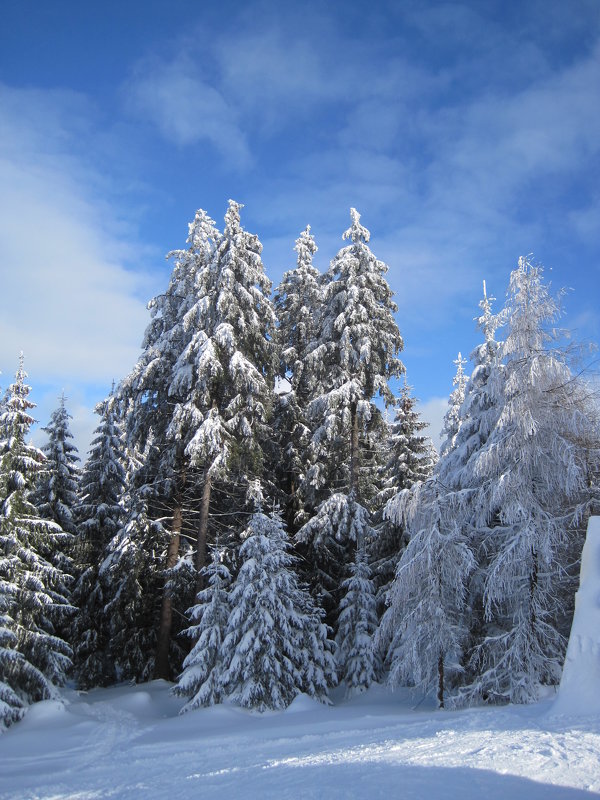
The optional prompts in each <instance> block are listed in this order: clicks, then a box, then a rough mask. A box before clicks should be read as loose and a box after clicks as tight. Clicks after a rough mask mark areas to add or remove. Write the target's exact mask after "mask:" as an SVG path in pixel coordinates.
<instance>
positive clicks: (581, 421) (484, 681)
mask: <svg viewBox="0 0 600 800" xmlns="http://www.w3.org/2000/svg"><path fill="white" fill-rule="evenodd" d="M507 306H508V313H509V321H508V334H507V336H506V339H505V341H504V344H503V346H502V350H501V357H502V359H503V361H504V368H503V374H502V376H501V386H500V387H499V388H498V389H497V395H498V396H499V397H500V400H501V410H500V412H499V414H498V417H497V423H496V425H495V427H494V428H493V430H492V431H491V433H490V435H489V437H488V439H487V441H486V443H485V446H484V447H482V448H481V449H480V451H479V452H478V453H477V456H476V460H475V465H474V469H475V470H476V472H477V474H478V476H479V480H480V485H479V489H478V494H477V498H476V501H475V505H474V508H475V511H476V515H475V517H474V519H473V524H474V525H475V526H476V527H477V529H478V531H479V533H480V536H481V538H482V542H483V545H482V546H483V548H484V552H485V558H486V560H487V568H486V573H485V579H484V586H483V600H484V612H485V620H486V623H487V626H486V631H485V635H484V636H483V637H482V640H481V641H480V643H479V645H478V646H477V647H476V648H475V651H474V655H473V657H472V660H471V663H472V667H473V669H474V671H475V672H476V673H477V675H478V677H477V678H476V679H475V680H474V681H473V683H472V685H471V687H470V696H471V697H474V698H477V697H479V698H485V699H488V700H495V701H500V700H511V701H513V702H528V701H531V700H533V699H535V698H536V697H537V694H538V686H539V684H540V683H555V682H556V681H557V680H558V678H559V676H560V669H561V663H562V658H563V654H564V638H563V635H562V634H563V633H564V631H563V630H561V624H560V621H561V620H564V618H565V612H564V609H563V608H562V606H563V605H564V603H565V597H567V596H568V595H567V594H566V593H565V582H568V581H569V580H570V569H569V564H570V562H573V561H574V560H575V561H576V560H577V558H578V557H579V552H578V551H580V548H581V533H580V530H579V529H580V526H581V514H582V508H583V507H584V504H585V503H586V501H587V500H588V499H589V495H590V489H589V485H590V478H591V473H590V463H591V462H590V458H589V456H590V450H589V443H591V442H595V443H596V448H597V432H596V431H595V430H594V426H595V417H596V415H595V413H592V412H591V410H590V407H589V404H588V403H587V397H586V394H585V392H584V391H583V389H582V386H581V384H580V382H579V381H578V380H577V378H576V377H575V376H574V375H573V374H572V372H571V370H570V369H569V366H568V363H567V360H566V356H565V353H564V352H563V351H561V350H560V349H559V348H558V347H557V345H556V343H555V334H554V332H553V329H552V324H553V322H554V321H555V319H556V317H557V314H558V307H557V304H556V302H555V301H554V299H553V298H552V297H551V296H550V294H549V291H548V288H547V287H546V286H545V285H544V283H543V280H542V269H541V267H538V266H535V265H533V264H532V263H531V261H530V260H529V259H527V258H521V259H519V264H518V267H517V269H515V270H514V271H513V272H512V274H511V278H510V284H509V290H508V300H507ZM493 380H500V378H499V376H498V374H496V373H494V375H493V376H492V378H491V381H493ZM584 443H585V446H582V444H584ZM596 453H597V449H596V450H595V452H594V453H592V455H593V456H594V459H593V460H596V458H597V456H596ZM572 588H573V586H572V584H571V589H572ZM569 594H570V596H571V597H572V591H571V592H570V593H569ZM566 616H567V617H568V614H567V615H566Z"/></svg>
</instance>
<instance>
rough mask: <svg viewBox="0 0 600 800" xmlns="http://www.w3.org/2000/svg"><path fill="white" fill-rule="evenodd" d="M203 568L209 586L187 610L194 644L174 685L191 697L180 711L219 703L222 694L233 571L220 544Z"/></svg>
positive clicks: (177, 692) (189, 633)
mask: <svg viewBox="0 0 600 800" xmlns="http://www.w3.org/2000/svg"><path fill="white" fill-rule="evenodd" d="M204 571H205V574H206V577H207V582H206V586H205V588H204V589H202V590H201V591H200V592H198V595H197V598H196V599H197V603H196V605H195V606H194V607H193V608H192V609H190V611H189V612H188V614H189V617H190V619H191V621H192V625H191V626H190V627H189V628H188V629H187V630H186V634H187V635H188V636H190V637H191V638H192V639H193V640H194V646H193V648H192V650H191V652H190V653H189V654H188V656H187V657H186V659H185V661H184V662H183V672H182V674H181V675H180V676H179V679H178V681H177V685H176V686H175V687H174V689H173V691H174V693H175V694H177V695H179V696H181V697H187V698H189V699H188V701H187V703H186V704H185V705H184V707H183V708H182V709H181V713H183V712H185V711H192V710H193V709H196V708H200V707H202V706H212V705H214V704H215V703H220V702H221V699H222V694H223V693H222V686H221V681H222V674H223V669H224V665H223V663H222V657H223V652H222V647H223V639H224V637H225V631H226V628H227V620H228V619H229V614H230V612H231V607H230V603H229V594H228V590H229V585H230V583H231V573H230V572H229V569H228V567H227V565H226V563H225V558H224V553H223V550H222V549H221V548H219V547H218V545H216V546H215V547H214V548H213V558H212V561H211V563H210V564H209V565H208V566H206V567H205V568H204Z"/></svg>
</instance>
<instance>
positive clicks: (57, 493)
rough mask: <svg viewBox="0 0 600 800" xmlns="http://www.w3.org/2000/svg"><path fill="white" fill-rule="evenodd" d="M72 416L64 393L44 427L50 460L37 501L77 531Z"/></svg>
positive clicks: (77, 473)
mask: <svg viewBox="0 0 600 800" xmlns="http://www.w3.org/2000/svg"><path fill="white" fill-rule="evenodd" d="M70 419H72V417H71V415H70V414H69V412H68V411H67V408H66V399H65V395H64V393H63V394H62V395H61V397H60V404H59V406H58V408H57V409H56V410H55V411H54V412H53V413H52V416H51V418H50V422H49V424H48V425H47V426H46V427H45V428H42V430H43V431H44V432H45V433H46V434H47V435H48V442H47V444H45V445H44V447H43V448H42V452H43V453H44V455H45V456H46V460H45V462H44V467H43V469H42V470H41V472H40V477H39V480H38V487H37V491H36V495H35V502H36V505H37V507H38V508H39V510H40V513H41V514H42V515H43V516H44V517H46V518H47V519H52V520H54V522H57V523H58V524H59V525H60V527H61V528H62V529H63V531H65V532H67V533H71V534H75V533H76V532H77V506H78V501H79V499H78V490H79V476H80V470H79V467H78V466H77V463H78V461H79V455H78V454H77V447H76V446H75V444H74V443H73V434H72V433H71V430H70V427H69V420H70Z"/></svg>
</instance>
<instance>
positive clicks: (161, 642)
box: [117, 211, 219, 678]
mask: <svg viewBox="0 0 600 800" xmlns="http://www.w3.org/2000/svg"><path fill="white" fill-rule="evenodd" d="M218 240H219V234H218V232H217V231H216V229H215V227H214V223H213V221H212V220H211V219H210V218H209V217H208V216H207V215H206V214H205V212H203V211H198V212H197V214H196V216H195V219H194V221H193V222H192V223H191V224H190V226H189V236H188V240H187V241H188V244H189V248H188V250H185V251H174V252H173V253H169V256H168V257H174V258H175V265H174V268H173V272H172V275H171V279H170V282H169V286H168V288H167V291H166V292H165V293H164V294H162V295H159V296H158V297H156V298H155V299H154V300H152V301H151V302H150V304H149V307H150V310H151V314H152V321H151V323H150V325H149V326H148V328H147V330H146V333H145V336H144V341H143V345H142V347H143V352H142V355H141V356H140V358H139V360H138V363H137V364H136V365H135V367H134V369H133V370H132V372H131V373H130V374H129V375H128V376H127V377H126V378H125V380H124V381H123V382H122V384H121V386H120V387H119V399H120V404H121V407H122V411H121V413H122V415H123V417H124V420H125V428H126V435H127V445H128V449H129V450H130V451H132V452H133V451H135V452H137V453H140V454H142V455H143V460H142V463H141V464H140V465H139V468H138V469H137V471H136V473H135V474H134V476H133V479H132V492H133V494H132V497H131V506H132V510H131V518H130V522H129V523H128V527H129V528H130V529H131V530H132V531H134V530H136V528H137V526H138V523H139V522H140V519H142V518H143V519H144V522H143V524H142V530H143V531H145V532H146V533H145V534H144V535H146V534H148V533H149V531H152V534H151V538H152V539H155V537H156V536H157V537H158V538H156V539H155V540H156V543H157V544H160V546H161V551H160V555H161V557H162V564H161V562H160V558H158V559H152V560H151V562H149V563H148V564H146V566H148V567H150V566H152V568H153V569H154V570H156V569H157V568H158V569H159V571H160V573H162V574H160V573H159V575H156V574H155V573H154V572H152V573H144V572H139V573H138V579H139V581H140V582H141V583H140V589H141V590H142V592H143V593H147V592H148V591H150V586H152V587H154V591H155V590H156V586H160V584H161V582H162V600H161V605H160V613H159V619H158V637H157V642H156V646H157V652H156V654H155V655H156V657H155V658H154V657H153V658H152V661H153V663H154V664H155V669H156V677H162V678H170V677H171V674H172V671H173V670H174V669H178V668H179V664H178V653H179V650H178V648H174V647H173V639H174V638H175V636H176V634H177V633H178V632H179V630H180V627H181V626H180V625H179V624H178V622H177V620H179V617H178V616H175V623H174V613H173V606H174V604H177V605H179V604H182V605H183V602H184V598H183V597H176V596H174V595H173V593H172V592H173V590H174V588H175V586H176V585H178V582H177V581H176V580H175V578H176V574H175V573H176V570H177V566H178V564H179V562H180V559H181V558H182V557H183V556H184V555H185V550H186V549H188V548H187V545H186V542H187V540H188V539H187V537H182V533H184V534H185V533H187V534H188V535H191V529H192V525H193V522H192V520H188V519H187V518H186V514H185V506H186V497H187V496H188V495H189V493H190V492H195V491H197V487H196V486H195V485H192V486H190V483H191V482H193V477H194V476H193V475H190V470H189V458H188V457H187V456H186V455H185V447H186V443H187V442H188V441H189V440H190V438H191V437H192V436H193V435H194V432H195V430H196V427H197V425H198V424H199V423H200V421H201V419H202V414H201V411H200V412H196V414H195V416H194V417H193V418H192V419H190V418H189V417H187V418H186V419H183V418H182V412H181V409H182V406H183V405H184V404H185V403H186V401H187V399H188V398H187V395H186V394H180V393H179V390H180V388H181V387H182V382H181V375H180V372H179V371H178V369H177V366H176V365H177V362H178V359H179V358H180V356H181V354H182V353H183V352H184V351H185V349H186V347H188V346H189V344H190V342H191V340H192V339H193V337H194V335H195V329H194V327H193V324H191V321H192V320H193V317H194V311H193V308H194V306H195V304H196V303H197V302H198V301H200V302H202V300H203V297H204V294H203V293H204V288H205V274H206V271H207V269H208V266H209V263H210V260H211V258H212V254H213V252H214V249H215V246H216V242H217V241H218ZM204 299H205V298H204ZM174 418H175V421H174ZM184 428H185V430H184ZM142 509H143V513H142ZM141 513H142V517H140V514H141ZM146 515H147V517H146ZM166 520H169V522H166ZM155 521H156V524H155ZM163 523H166V524H163ZM125 539H126V540H127V539H128V537H127V536H125ZM182 551H183V552H182ZM121 552H122V549H121V548H118V549H117V553H121ZM127 553H128V554H129V549H127ZM128 557H129V556H128ZM139 558H140V559H141V561H142V562H145V561H146V557H145V556H144V555H143V554H141V553H140V555H139ZM136 560H137V559H136ZM126 561H127V559H126ZM186 563H187V562H186ZM125 583H126V585H129V586H130V587H131V588H132V589H134V590H135V591H136V592H137V582H133V583H132V582H131V581H129V580H126V582H125ZM159 591H160V590H159ZM185 594H186V592H185V591H184V595H185ZM155 600H156V598H155V597H151V598H148V600H147V601H146V602H150V603H151V604H152V606H154V602H155ZM185 603H186V604H185V605H183V608H185V607H187V605H189V601H185ZM182 610H183V609H182ZM144 616H146V615H145V614H144ZM174 624H175V628H173V626H174Z"/></svg>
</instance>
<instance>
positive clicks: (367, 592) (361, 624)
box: [335, 540, 381, 696]
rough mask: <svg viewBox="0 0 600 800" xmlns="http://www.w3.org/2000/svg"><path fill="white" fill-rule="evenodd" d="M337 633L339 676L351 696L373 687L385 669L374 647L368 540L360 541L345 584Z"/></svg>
mask: <svg viewBox="0 0 600 800" xmlns="http://www.w3.org/2000/svg"><path fill="white" fill-rule="evenodd" d="M341 588H342V592H343V593H344V594H343V597H342V600H341V601H340V611H339V616H338V627H337V632H336V637H335V640H336V644H337V649H336V663H337V665H338V678H339V680H340V681H344V682H345V684H346V693H347V695H348V696H350V695H353V694H358V693H359V692H363V691H365V690H366V689H368V688H369V686H370V685H371V684H372V683H373V682H374V681H376V680H377V678H378V677H379V674H380V672H381V663H380V660H379V656H378V653H377V651H376V650H375V647H374V642H373V637H374V635H375V631H376V630H377V605H376V600H375V584H374V583H373V581H372V580H371V570H370V569H369V564H368V561H367V554H366V548H365V543H364V540H361V541H359V543H358V546H357V549H356V555H355V559H354V562H353V563H352V564H351V565H350V575H349V577H348V578H346V580H345V581H344V582H343V583H342V587H341Z"/></svg>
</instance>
